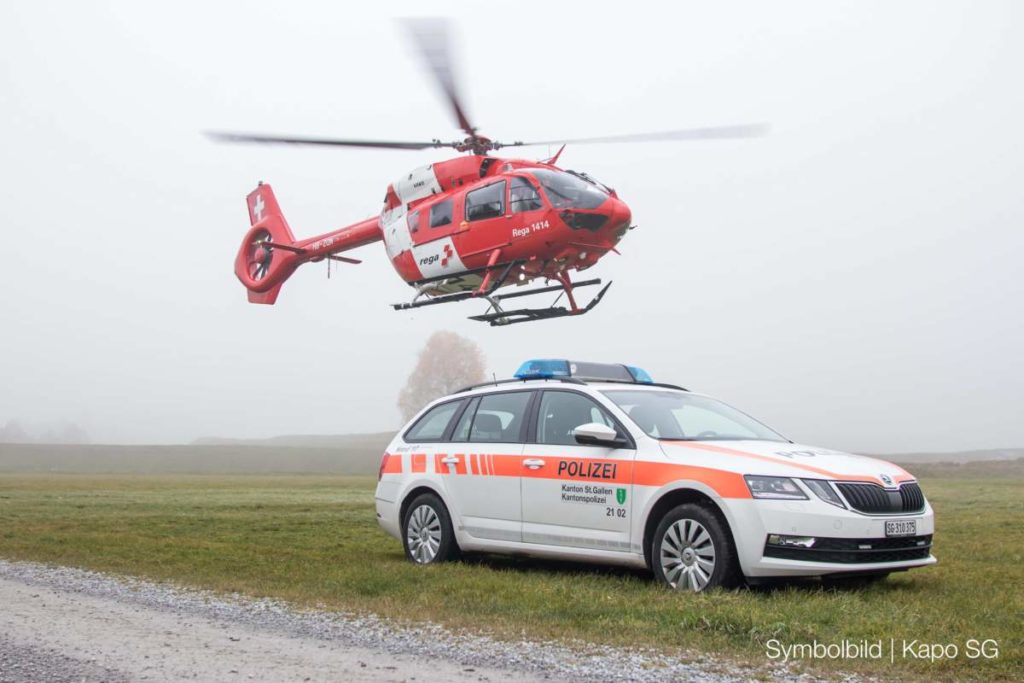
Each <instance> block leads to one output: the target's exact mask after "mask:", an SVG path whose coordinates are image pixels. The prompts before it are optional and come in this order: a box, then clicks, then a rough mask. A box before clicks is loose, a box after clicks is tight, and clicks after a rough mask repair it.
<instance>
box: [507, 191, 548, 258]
mask: <svg viewBox="0 0 1024 683" xmlns="http://www.w3.org/2000/svg"><path fill="white" fill-rule="evenodd" d="M506 218H507V219H509V220H508V221H506V222H507V223H508V224H509V225H508V230H509V234H508V240H509V243H514V242H516V241H517V240H519V239H521V238H523V237H526V236H528V235H529V234H530V233H533V232H538V231H540V230H545V229H547V227H548V224H547V221H546V220H545V217H544V202H543V201H541V198H540V192H539V191H538V190H537V188H536V187H535V186H534V184H533V183H532V182H530V180H529V179H527V178H525V177H523V176H512V181H511V183H510V185H509V191H508V215H507V216H506Z"/></svg>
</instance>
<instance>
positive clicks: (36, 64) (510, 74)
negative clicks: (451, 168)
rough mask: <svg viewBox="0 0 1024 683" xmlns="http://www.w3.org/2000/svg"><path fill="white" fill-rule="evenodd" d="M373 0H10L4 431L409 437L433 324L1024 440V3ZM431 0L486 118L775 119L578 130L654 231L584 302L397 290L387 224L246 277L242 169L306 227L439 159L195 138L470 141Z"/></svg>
mask: <svg viewBox="0 0 1024 683" xmlns="http://www.w3.org/2000/svg"><path fill="white" fill-rule="evenodd" d="M368 5H369V4H368V3H357V4H355V5H350V4H348V3H327V2H323V3H315V4H313V3H289V4H288V5H284V4H281V3H274V4H262V3H252V2H244V3H243V2H238V3H210V2H205V3H188V2H185V3H174V4H172V5H153V4H152V3H132V2H116V3H71V2H65V3H3V5H2V6H0V57H2V59H0V131H2V134H3V137H4V143H3V153H2V155H0V188H2V194H0V199H2V208H3V211H2V220H0V234H2V237H3V240H2V244H3V250H2V254H3V258H2V261H0V291H2V296H0V340H2V341H0V425H2V424H3V423H4V422H6V421H7V420H8V419H20V420H23V421H27V422H32V421H36V422H47V421H55V420H60V419H69V420H74V421H76V422H78V423H79V424H81V425H82V426H83V427H85V428H86V429H87V430H88V431H89V433H90V434H91V435H92V438H93V440H94V441H101V442H180V441H188V440H191V439H193V438H195V437H198V436H208V435H220V436H238V437H259V436H269V435H274V434H282V433H344V432H351V431H359V432H367V431H377V430H389V429H393V428H395V427H397V426H398V420H399V418H398V410H397V408H396V405H395V402H396V398H397V395H398V391H399V389H400V388H401V386H402V384H403V383H404V380H405V378H406V377H407V376H408V374H409V372H410V371H411V370H412V368H413V366H414V364H415V362H416V352H417V351H418V349H419V346H420V343H421V341H422V340H423V339H425V337H426V336H428V335H429V334H430V333H431V332H432V331H434V330H438V329H451V330H455V331H457V332H459V333H460V334H463V335H465V336H468V337H469V338H471V339H473V340H475V341H476V342H477V343H479V344H480V345H481V346H482V347H483V348H484V351H485V354H486V356H487V360H488V364H489V367H490V370H491V371H492V372H494V373H495V374H496V375H497V376H499V377H502V376H508V375H510V374H511V373H512V372H513V371H514V369H515V367H516V366H517V365H518V364H519V362H521V361H522V360H523V359H526V358H529V357H572V358H579V359H585V360H599V361H616V362H628V363H631V364H636V365H640V366H642V367H645V368H646V369H647V370H648V371H649V372H650V373H651V374H652V375H653V376H654V377H655V378H656V379H659V380H662V381H670V382H675V383H679V384H682V385H684V386H687V387H689V388H692V389H694V390H698V391H702V392H706V393H710V394H712V395H715V396H717V397H719V398H721V399H723V400H725V401H727V402H729V403H731V404H733V405H735V406H737V407H739V408H741V409H743V410H745V411H747V412H749V413H751V414H753V415H755V416H757V417H758V418H760V419H761V420H763V421H764V422H766V423H767V424H769V425H771V426H772V427H774V428H775V429H777V430H778V431H780V432H781V433H783V434H785V435H787V436H788V437H790V438H793V439H795V440H798V441H801V442H805V443H812V444H817V445H822V446H829V447H835V448H841V449H847V450H854V451H858V450H859V451H867V452H884V451H899V450H932V449H934V450H955V449H967V448H985V447H1009V446H1021V445H1024V421H1022V419H1021V413H1022V408H1024V400H1022V397H1024V360H1022V355H1024V354H1022V350H1024V322H1022V310H1024V306H1022V296H1024V274H1022V273H1024V269H1022V267H1021V261H1022V258H1021V254H1022V248H1024V220H1022V219H1024V195H1022V191H1021V185H1022V179H1024V174H1022V171H1024V163H1022V161H1021V153H1022V142H1024V135H1022V133H1021V125H1022V121H1024V89H1022V88H1021V75H1022V74H1021V72H1022V66H1024V40H1022V39H1021V38H1022V33H1021V32H1022V29H1024V16H1022V14H1024V12H1022V10H1021V5H1020V3H1016V2H1012V1H1008V2H941V3H935V2H899V3H893V2H877V3H872V2H860V1H858V2H849V3H838V2H829V3H821V2H799V3H798V2H781V3H780V2H773V3H757V2H752V3H744V4H731V3H711V4H708V3H671V5H669V4H668V3H666V4H664V5H661V6H651V7H647V8H645V7H644V6H642V5H639V4H635V3H634V4H626V5H623V4H621V3H618V4H615V5H612V6H610V7H609V8H607V9H600V8H599V6H598V5H596V4H593V3H586V4H582V3H581V4H574V5H569V4H566V5H564V6H563V4H562V3H550V2H548V3H530V2H518V3H514V4H513V5H512V6H506V5H500V6H499V5H487V4H479V3H474V4H465V5H459V4H452V3H438V4H436V5H431V6H429V7H428V6H427V5H425V4H424V3H422V2H417V3H409V4H402V3H378V6H379V7H381V8H382V9H381V11H380V12H378V11H376V10H373V11H370V10H369V9H366V7H367V6H368ZM385 10H386V11H385ZM424 13H428V14H433V15H449V16H453V17H456V18H457V25H456V26H457V29H458V36H459V38H460V47H459V50H458V54H459V55H460V56H461V76H462V78H461V84H462V89H463V91H464V93H465V94H466V96H467V99H468V105H469V110H470V115H471V116H472V119H473V121H474V123H476V125H478V126H480V128H481V130H482V132H483V133H484V134H486V135H489V136H491V137H494V138H496V139H500V140H506V141H509V140H514V139H549V138H552V137H558V136H567V137H584V136H591V135H602V134H614V133H629V132H642V131H659V130H665V129H672V128H681V127H690V126H705V125H725V124H733V123H747V122H752V123H756V122H762V121H763V122H769V123H770V124H771V125H772V131H771V134H770V135H769V136H768V137H766V138H762V139H756V140H743V141H727V142H726V141H709V142H679V143H667V144H664V145H660V146H659V145H655V144H632V145H607V146H575V147H572V146H571V147H569V148H568V149H566V151H565V153H564V154H563V155H562V158H561V162H560V163H561V165H562V166H564V167H568V168H573V169H577V170H585V171H586V172H588V173H590V174H592V175H594V176H595V177H596V178H598V179H600V180H602V181H603V182H605V183H607V184H609V185H611V186H613V187H615V188H616V189H617V190H618V192H619V194H620V196H621V197H622V199H623V200H625V201H626V202H627V203H628V204H629V205H630V207H631V208H632V210H633V216H634V222H635V223H637V224H638V225H639V228H638V229H637V230H635V231H633V232H631V233H629V234H628V235H627V237H626V238H625V239H624V240H623V242H622V244H621V245H620V247H621V251H622V255H621V256H615V255H609V256H607V257H606V258H605V259H604V260H603V261H602V262H601V263H600V264H599V265H598V267H597V268H595V269H593V270H591V271H588V273H587V277H591V276H592V275H599V276H601V277H604V278H607V279H611V280H614V282H615V284H614V285H613V286H612V288H611V290H610V291H609V292H608V295H607V297H606V298H605V300H604V302H602V304H601V305H600V306H599V307H598V308H596V309H595V310H594V312H593V313H591V314H589V315H587V316H584V317H583V318H577V319H563V320H556V321H550V322H543V323H534V324H526V325H517V326H513V327H511V328H505V329H502V328H490V327H486V326H484V325H481V324H479V323H475V322H472V321H468V320H466V319H465V316H467V315H471V314H475V313H479V312H482V309H483V308H484V306H483V305H482V304H481V303H480V302H469V303H461V304H456V305H450V306H438V307H428V308H425V309H420V310H419V311H405V312H401V313H397V312H394V311H392V309H391V307H390V306H389V304H390V303H393V302H399V301H405V300H407V299H408V298H409V297H410V296H411V290H410V289H409V288H408V287H407V286H406V285H405V284H404V283H403V282H402V281H401V279H400V278H399V277H398V276H397V275H396V273H395V272H394V270H393V269H392V267H391V265H390V263H389V262H388V261H387V259H386V257H385V254H384V249H383V247H382V245H380V244H374V245H369V246H366V247H363V248H361V249H359V250H357V251H355V252H351V254H350V255H352V256H355V257H357V258H362V259H364V263H363V264H362V265H358V266H344V265H342V266H340V267H338V268H336V269H335V271H334V272H333V273H332V277H331V279H330V280H328V279H327V278H326V267H325V266H324V265H323V264H314V265H309V266H304V267H303V268H302V269H300V271H299V272H298V273H297V274H296V275H295V276H293V277H292V278H291V280H289V281H288V282H287V283H286V284H285V286H284V288H283V290H282V292H281V296H280V299H279V300H278V304H277V305H276V306H273V307H260V306H253V305H250V304H248V303H247V302H246V298H245V293H244V290H243V288H242V286H241V285H240V284H239V283H238V282H237V280H236V279H235V277H234V274H233V272H232V263H233V259H234V256H235V252H236V250H237V248H238V246H239V243H240V240H241V238H242V236H243V234H244V233H245V231H246V229H247V227H248V225H247V223H248V221H247V216H246V210H245V205H244V197H245V195H246V194H247V193H248V192H249V191H250V190H251V189H252V188H253V187H254V186H255V184H256V182H257V181H258V180H261V179H262V180H265V181H267V182H270V183H271V184H272V185H273V187H274V190H275V192H276V193H277V197H278V199H279V200H280V202H281V205H282V208H283V210H284V213H285V215H286V217H287V218H288V221H289V223H290V224H291V226H292V229H293V230H294V231H295V233H296V235H297V236H299V237H305V236H308V235H312V234H316V233H320V232H325V231H327V230H330V229H334V228H337V227H341V226H342V225H346V224H348V223H352V222H355V221H357V220H360V219H363V218H365V217H368V216H372V215H374V214H376V213H377V212H378V211H379V209H380V205H381V201H382V198H383V196H384V191H385V188H386V186H387V184H388V183H389V182H391V181H392V180H394V179H396V178H397V177H398V176H400V175H401V174H403V173H405V172H407V171H408V170H410V169H412V168H413V167H416V166H420V165H423V164H427V163H430V162H432V161H437V160H441V159H444V158H447V157H449V156H451V155H450V154H449V153H448V152H445V151H444V150H432V151H429V152H405V151H374V150H340V149H322V150H321V149H291V148H287V147H261V146H240V145H236V146H229V145H222V144H214V143H212V142H210V141H209V140H207V139H205V138H204V137H202V136H201V135H200V131H203V130H209V129H215V130H217V129H221V130H239V131H262V132H268V133H292V134H304V135H324V136H339V137H365V138H384V139H399V140H402V139H412V140H418V139H430V138H434V137H439V138H442V139H453V138H454V137H456V136H457V131H456V130H455V129H454V126H453V123H452V122H451V121H450V119H449V116H448V110H447V109H446V108H445V107H444V106H443V105H442V104H441V102H440V100H439V98H438V97H437V95H436V92H435V91H434V88H433V85H432V83H430V82H429V81H428V80H427V79H426V77H425V74H424V71H423V70H422V69H421V68H420V66H419V65H418V64H417V62H416V61H415V60H414V59H413V57H412V54H411V50H410V49H409V48H408V47H407V46H406V45H405V43H404V38H403V34H402V32H401V31H400V30H398V29H397V28H396V26H395V24H394V22H393V21H392V17H394V16H408V15H416V14H424ZM546 152H547V150H545V149H544V148H539V149H536V150H534V149H531V150H529V151H528V152H527V153H526V154H525V155H524V156H527V158H539V157H543V156H545V155H546V154H545V153H546ZM532 155H535V156H532Z"/></svg>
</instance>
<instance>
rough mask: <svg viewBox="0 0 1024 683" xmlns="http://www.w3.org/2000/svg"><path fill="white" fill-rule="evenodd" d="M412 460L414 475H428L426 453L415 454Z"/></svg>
mask: <svg viewBox="0 0 1024 683" xmlns="http://www.w3.org/2000/svg"><path fill="white" fill-rule="evenodd" d="M410 458H411V460H412V472H413V473H414V474H421V473H426V471H427V454H426V453H413V454H412V455H411V456H410Z"/></svg>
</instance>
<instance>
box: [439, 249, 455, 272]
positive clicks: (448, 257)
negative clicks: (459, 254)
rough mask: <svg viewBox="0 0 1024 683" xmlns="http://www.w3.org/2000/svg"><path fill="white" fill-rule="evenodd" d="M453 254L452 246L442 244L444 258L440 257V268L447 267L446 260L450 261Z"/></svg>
mask: <svg viewBox="0 0 1024 683" xmlns="http://www.w3.org/2000/svg"><path fill="white" fill-rule="evenodd" d="M454 255H455V252H454V251H452V246H451V245H450V244H446V245H444V258H442V259H441V267H442V268H447V267H448V261H450V260H451V258H452V256H454Z"/></svg>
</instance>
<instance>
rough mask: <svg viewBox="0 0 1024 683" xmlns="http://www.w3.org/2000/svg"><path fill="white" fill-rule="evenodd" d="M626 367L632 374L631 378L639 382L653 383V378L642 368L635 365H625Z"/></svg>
mask: <svg viewBox="0 0 1024 683" xmlns="http://www.w3.org/2000/svg"><path fill="white" fill-rule="evenodd" d="M626 369H627V370H629V374H631V375H633V379H635V380H636V381H637V382H639V383H640V384H654V379H653V378H652V377H651V376H650V375H649V374H648V373H647V371H646V370H644V369H643V368H638V367H636V366H635V365H627V366H626Z"/></svg>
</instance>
